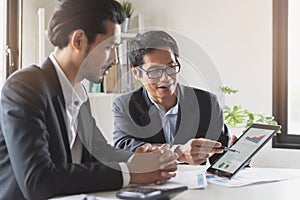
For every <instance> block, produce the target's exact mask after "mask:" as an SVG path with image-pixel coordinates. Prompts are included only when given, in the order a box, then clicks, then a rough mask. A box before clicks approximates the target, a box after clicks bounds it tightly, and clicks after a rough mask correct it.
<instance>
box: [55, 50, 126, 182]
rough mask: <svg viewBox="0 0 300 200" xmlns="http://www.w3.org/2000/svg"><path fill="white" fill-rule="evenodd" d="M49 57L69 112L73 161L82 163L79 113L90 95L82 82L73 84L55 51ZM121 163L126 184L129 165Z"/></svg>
mask: <svg viewBox="0 0 300 200" xmlns="http://www.w3.org/2000/svg"><path fill="white" fill-rule="evenodd" d="M49 58H50V60H51V61H52V63H53V65H54V67H55V70H56V73H57V76H58V79H59V82H60V85H61V88H62V92H63V95H64V99H65V104H66V112H67V131H68V139H69V144H70V149H71V155H72V162H73V163H81V158H82V147H83V146H82V143H81V141H80V139H79V136H78V135H77V125H78V113H79V110H80V107H81V106H82V104H83V103H84V102H86V101H87V99H88V96H87V94H86V91H85V89H84V86H83V84H82V82H80V83H78V84H77V85H75V86H74V87H73V86H72V85H71V83H70V81H69V80H68V78H67V77H66V75H65V73H64V72H63V70H62V69H61V67H60V66H59V64H58V62H57V61H56V59H55V57H54V54H53V52H52V53H51V54H50V55H49ZM119 165H120V167H121V170H122V176H123V186H126V185H128V184H129V182H130V174H129V173H128V167H127V165H126V163H122V162H121V163H119Z"/></svg>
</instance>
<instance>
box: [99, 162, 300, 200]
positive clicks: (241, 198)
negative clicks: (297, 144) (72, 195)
mask: <svg viewBox="0 0 300 200" xmlns="http://www.w3.org/2000/svg"><path fill="white" fill-rule="evenodd" d="M198 168H199V170H202V171H203V167H198ZM195 169H197V167H195V166H179V170H195ZM276 170H278V172H279V173H280V172H282V173H289V174H292V176H293V178H289V179H288V180H284V181H278V182H271V183H262V184H253V185H248V186H243V187H237V188H229V187H224V186H219V185H215V184H210V183H209V184H208V186H207V187H205V188H204V189H189V190H187V191H184V192H182V193H180V194H178V195H177V196H176V197H174V198H172V199H174V200H180V199H186V200H193V199H197V200H199V199H205V200H223V199H226V200H227V199H229V200H261V199H272V200H283V199H284V200H288V199H298V198H299V197H298V194H299V191H298V190H299V189H300V169H276ZM115 194H116V191H111V192H101V193H94V194H93V195H95V196H98V197H104V198H116V197H115Z"/></svg>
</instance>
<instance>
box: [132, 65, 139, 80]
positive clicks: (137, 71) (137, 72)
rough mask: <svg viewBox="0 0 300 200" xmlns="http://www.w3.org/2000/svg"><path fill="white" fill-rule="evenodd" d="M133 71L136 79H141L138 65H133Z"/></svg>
mask: <svg viewBox="0 0 300 200" xmlns="http://www.w3.org/2000/svg"><path fill="white" fill-rule="evenodd" d="M131 72H132V74H133V76H134V78H135V79H136V80H140V76H139V70H137V69H136V67H131Z"/></svg>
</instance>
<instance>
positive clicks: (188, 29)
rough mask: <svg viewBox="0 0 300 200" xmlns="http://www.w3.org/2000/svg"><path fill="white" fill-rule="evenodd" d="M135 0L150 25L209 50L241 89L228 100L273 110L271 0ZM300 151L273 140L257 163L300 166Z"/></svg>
mask: <svg viewBox="0 0 300 200" xmlns="http://www.w3.org/2000/svg"><path fill="white" fill-rule="evenodd" d="M132 2H133V3H134V5H135V7H136V11H135V12H136V13H143V14H144V20H145V26H150V27H163V28H169V29H172V30H175V31H178V32H180V33H181V34H183V35H186V36H187V37H190V38H191V39H192V40H194V41H195V42H196V43H197V44H199V45H200V46H202V47H203V48H204V49H205V50H206V52H207V54H208V55H209V57H210V58H211V59H212V61H213V62H214V64H215V66H216V68H217V70H218V71H219V74H221V78H222V80H223V84H224V85H228V86H231V87H233V88H236V89H238V90H240V92H239V93H238V94H236V95H234V96H231V97H230V98H227V99H226V104H238V105H242V106H243V107H245V108H248V109H249V110H251V111H253V112H262V113H271V112H272V0H186V1H182V0H163V1H162V0H151V1H149V0H132ZM179 45H180V44H179ZM194 81H195V82H196V81H197V80H194ZM299 156H300V151H299V150H284V149H272V148H271V143H269V144H268V145H267V146H265V147H264V148H263V150H262V151H261V152H259V153H258V154H257V155H256V156H255V158H254V159H253V162H252V163H253V165H254V166H260V167H290V168H300V165H299V164H300V161H299V160H298V161H296V162H295V161H292V159H293V160H294V159H295V158H298V157H299ZM295 163H297V165H296V164H295Z"/></svg>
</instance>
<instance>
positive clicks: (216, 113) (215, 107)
mask: <svg viewBox="0 0 300 200" xmlns="http://www.w3.org/2000/svg"><path fill="white" fill-rule="evenodd" d="M210 96H211V120H210V126H209V130H208V133H207V136H208V138H210V139H213V140H217V141H219V142H221V143H222V145H223V146H228V145H229V132H228V128H227V126H226V124H224V119H223V110H222V108H221V106H220V104H219V102H218V100H217V97H216V96H215V95H213V94H211V95H210ZM221 155H222V154H215V155H213V156H212V157H210V158H209V161H210V163H214V162H215V161H216V160H217V159H218V158H219V157H220V156H221Z"/></svg>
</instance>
